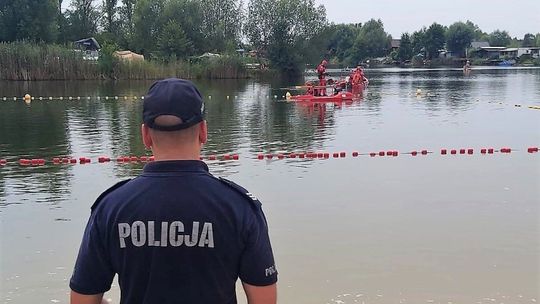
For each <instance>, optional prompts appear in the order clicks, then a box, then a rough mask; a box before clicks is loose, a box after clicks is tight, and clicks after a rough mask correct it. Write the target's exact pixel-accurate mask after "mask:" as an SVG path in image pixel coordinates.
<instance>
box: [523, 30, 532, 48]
mask: <svg viewBox="0 0 540 304" xmlns="http://www.w3.org/2000/svg"><path fill="white" fill-rule="evenodd" d="M535 45H536V41H535V37H534V35H533V34H530V33H528V34H525V36H523V42H522V43H521V46H523V47H533V46H535Z"/></svg>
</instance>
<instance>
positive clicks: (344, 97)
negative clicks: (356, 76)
mask: <svg viewBox="0 0 540 304" xmlns="http://www.w3.org/2000/svg"><path fill="white" fill-rule="evenodd" d="M353 99H354V94H353V93H351V92H346V91H342V92H338V93H337V94H334V95H330V96H314V95H311V94H307V95H295V96H291V97H290V99H289V100H291V101H310V102H343V101H350V100H353Z"/></svg>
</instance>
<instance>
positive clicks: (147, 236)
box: [118, 221, 215, 248]
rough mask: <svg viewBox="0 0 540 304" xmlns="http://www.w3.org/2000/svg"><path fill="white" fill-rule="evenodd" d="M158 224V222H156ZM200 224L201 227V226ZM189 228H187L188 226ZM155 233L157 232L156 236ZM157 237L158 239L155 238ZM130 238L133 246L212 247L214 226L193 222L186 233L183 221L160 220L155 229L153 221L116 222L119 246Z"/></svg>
mask: <svg viewBox="0 0 540 304" xmlns="http://www.w3.org/2000/svg"><path fill="white" fill-rule="evenodd" d="M158 225H159V223H158ZM201 226H202V228H201ZM188 227H189V226H188ZM188 230H189V228H188ZM156 234H158V235H157V236H156ZM156 237H158V239H156ZM127 238H131V244H132V245H133V246H135V247H142V246H145V245H146V246H148V247H168V246H172V247H180V246H182V245H185V246H186V247H195V246H198V247H202V248H204V247H208V248H214V246H215V244H214V228H213V224H212V223H207V222H203V223H202V225H201V222H193V225H192V227H191V232H190V233H186V231H185V227H184V223H182V222H180V221H175V222H172V223H170V225H169V223H168V222H161V229H160V231H159V232H157V231H156V222H155V221H148V222H142V221H135V222H133V223H132V224H131V225H130V224H128V223H119V224H118V241H119V243H120V248H126V247H127V242H126V239H127Z"/></svg>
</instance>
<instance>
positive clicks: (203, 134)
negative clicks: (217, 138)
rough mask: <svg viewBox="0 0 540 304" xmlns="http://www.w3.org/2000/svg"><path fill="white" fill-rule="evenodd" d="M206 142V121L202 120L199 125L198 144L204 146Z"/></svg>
mask: <svg viewBox="0 0 540 304" xmlns="http://www.w3.org/2000/svg"><path fill="white" fill-rule="evenodd" d="M207 141H208V126H207V125H206V120H203V121H202V122H201V123H200V125H199V142H200V143H201V144H202V145H204V144H206V142H207Z"/></svg>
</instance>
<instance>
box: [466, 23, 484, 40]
mask: <svg viewBox="0 0 540 304" xmlns="http://www.w3.org/2000/svg"><path fill="white" fill-rule="evenodd" d="M465 24H466V25H467V26H468V27H470V28H471V29H472V31H473V41H488V38H489V35H488V34H487V33H485V32H483V31H482V30H481V29H480V27H479V26H478V25H477V24H474V23H473V22H472V21H470V20H467V22H465Z"/></svg>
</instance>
